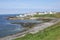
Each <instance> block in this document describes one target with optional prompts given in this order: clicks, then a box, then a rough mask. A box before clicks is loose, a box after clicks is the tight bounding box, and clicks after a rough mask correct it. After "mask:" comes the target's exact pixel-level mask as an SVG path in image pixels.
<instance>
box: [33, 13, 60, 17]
mask: <svg viewBox="0 0 60 40" xmlns="http://www.w3.org/2000/svg"><path fill="white" fill-rule="evenodd" d="M33 17H56V18H60V13H56V14H45V15H38V14H37V15H34V16H33Z"/></svg>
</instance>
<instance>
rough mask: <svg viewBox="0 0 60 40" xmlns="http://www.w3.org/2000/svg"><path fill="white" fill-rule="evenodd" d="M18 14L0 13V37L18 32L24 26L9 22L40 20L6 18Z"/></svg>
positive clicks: (23, 28)
mask: <svg viewBox="0 0 60 40" xmlns="http://www.w3.org/2000/svg"><path fill="white" fill-rule="evenodd" d="M18 15H19V14H3V15H0V38H1V37H6V36H9V35H13V34H16V33H19V32H22V31H23V30H25V29H26V28H25V27H23V26H22V25H20V24H19V25H18V24H11V22H36V23H38V22H41V21H36V20H8V19H7V18H8V17H15V16H18Z"/></svg>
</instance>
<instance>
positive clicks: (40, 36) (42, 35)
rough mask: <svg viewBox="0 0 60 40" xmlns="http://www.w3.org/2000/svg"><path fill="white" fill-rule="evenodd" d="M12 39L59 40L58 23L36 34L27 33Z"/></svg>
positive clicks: (59, 24)
mask: <svg viewBox="0 0 60 40" xmlns="http://www.w3.org/2000/svg"><path fill="white" fill-rule="evenodd" d="M14 40H60V23H57V24H56V25H53V26H51V27H49V28H46V29H44V30H42V31H40V32H38V33H36V34H27V35H26V36H24V37H21V38H17V39H14Z"/></svg>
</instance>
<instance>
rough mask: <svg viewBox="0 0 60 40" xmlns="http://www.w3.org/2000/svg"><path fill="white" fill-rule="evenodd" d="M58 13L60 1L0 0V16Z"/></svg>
mask: <svg viewBox="0 0 60 40" xmlns="http://www.w3.org/2000/svg"><path fill="white" fill-rule="evenodd" d="M42 11H60V0H0V14H19V13H26V12H42Z"/></svg>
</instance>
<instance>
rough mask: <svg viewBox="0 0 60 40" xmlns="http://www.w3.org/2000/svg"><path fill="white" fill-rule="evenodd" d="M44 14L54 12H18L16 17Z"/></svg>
mask: <svg viewBox="0 0 60 40" xmlns="http://www.w3.org/2000/svg"><path fill="white" fill-rule="evenodd" d="M36 14H39V15H44V14H55V12H34V13H25V14H20V15H18V16H16V17H26V16H33V15H36Z"/></svg>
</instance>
